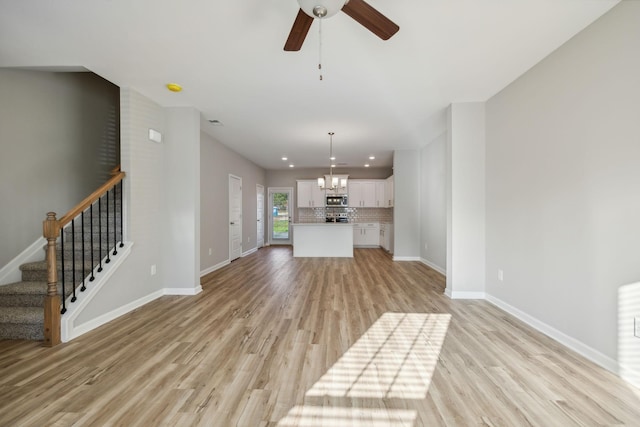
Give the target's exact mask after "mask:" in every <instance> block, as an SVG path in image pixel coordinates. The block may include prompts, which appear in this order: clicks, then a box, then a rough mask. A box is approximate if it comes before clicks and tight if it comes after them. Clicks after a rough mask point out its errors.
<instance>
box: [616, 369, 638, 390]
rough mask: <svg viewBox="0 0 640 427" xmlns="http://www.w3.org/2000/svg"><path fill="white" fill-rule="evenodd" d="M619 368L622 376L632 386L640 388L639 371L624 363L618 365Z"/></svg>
mask: <svg viewBox="0 0 640 427" xmlns="http://www.w3.org/2000/svg"><path fill="white" fill-rule="evenodd" d="M618 370H619V375H620V378H622V379H623V380H625V381H626V382H628V383H629V384H631V385H632V386H634V387H636V388H640V372H639V371H637V370H635V369H633V368H630V367H627V366H624V365H618Z"/></svg>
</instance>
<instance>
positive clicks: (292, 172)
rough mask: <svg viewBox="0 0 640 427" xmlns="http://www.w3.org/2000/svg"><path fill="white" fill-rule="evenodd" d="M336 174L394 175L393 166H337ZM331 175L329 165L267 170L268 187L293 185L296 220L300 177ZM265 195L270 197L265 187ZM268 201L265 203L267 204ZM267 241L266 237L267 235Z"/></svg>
mask: <svg viewBox="0 0 640 427" xmlns="http://www.w3.org/2000/svg"><path fill="white" fill-rule="evenodd" d="M333 173H334V175H349V179H386V178H388V177H389V176H391V175H393V169H392V168H335V169H334V170H333ZM325 175H329V167H328V166H327V167H326V168H300V169H296V168H293V169H286V170H285V169H283V170H268V171H267V186H268V187H292V188H293V193H294V198H295V200H294V201H295V203H296V205H295V206H296V208H295V209H294V214H293V216H294V220H295V221H297V220H298V208H297V205H298V186H297V183H296V181H297V180H299V179H317V178H319V177H322V176H325ZM265 197H268V194H267V189H266V188H265ZM267 204H268V203H265V206H266V205H267ZM267 233H268V232H267ZM265 241H267V240H266V237H265Z"/></svg>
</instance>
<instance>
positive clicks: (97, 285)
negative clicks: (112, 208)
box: [60, 242, 135, 342]
mask: <svg viewBox="0 0 640 427" xmlns="http://www.w3.org/2000/svg"><path fill="white" fill-rule="evenodd" d="M132 246H133V242H128V243H125V244H124V247H122V248H120V250H119V251H118V253H119V255H118V256H116V257H113V258H111V262H110V263H104V262H103V263H102V272H101V273H99V274H97V271H96V270H94V276H95V278H96V280H94V281H93V282H88V284H87V289H86V291H84V292H78V293H77V294H76V296H77V299H76V301H75V302H74V303H73V304H67V312H66V313H65V314H64V315H63V316H62V318H61V320H60V336H61V339H62V342H68V341H70V340H72V339H73V338H76V337H78V336H80V335H82V334H84V333H85V332H88V331H90V330H91V329H95V328H97V327H98V326H100V325H102V324H104V323H106V322H108V321H109V320H106V321H104V322H102V323H99V322H100V321H101V320H100V319H102V317H104V316H107V315H106V314H105V315H102V316H100V317H98V318H96V319H92V320H90V321H89V322H87V323H86V324H84V325H89V326H84V325H82V326H80V327H76V326H75V320H76V318H77V317H78V315H79V314H80V313H82V310H84V308H85V307H86V306H87V304H89V301H91V300H92V299H93V298H94V297H95V296H96V295H97V294H98V291H100V289H101V288H102V287H103V286H104V285H105V283H107V281H108V280H109V278H110V277H111V276H112V275H113V273H114V272H115V271H116V270H117V269H118V267H119V266H120V265H121V264H122V263H123V262H124V260H125V259H127V257H128V256H129V254H130V253H131V247H132ZM97 268H98V267H96V269H97ZM134 302H135V301H134ZM128 305H129V304H128ZM128 305H126V306H124V307H127V306H128ZM121 308H123V307H121ZM118 310H120V309H116V310H115V311H118ZM131 310H133V309H131ZM129 311H130V310H129ZM125 313H126V312H125ZM107 314H109V313H107ZM116 317H117V316H116ZM112 319H115V317H113V318H112ZM110 320H111V319H110ZM94 324H95V326H92V325H94ZM86 328H89V329H86Z"/></svg>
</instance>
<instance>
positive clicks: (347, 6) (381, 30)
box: [284, 0, 400, 51]
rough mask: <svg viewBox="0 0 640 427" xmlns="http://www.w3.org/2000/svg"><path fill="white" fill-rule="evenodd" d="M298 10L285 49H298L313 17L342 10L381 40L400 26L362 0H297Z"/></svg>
mask: <svg viewBox="0 0 640 427" xmlns="http://www.w3.org/2000/svg"><path fill="white" fill-rule="evenodd" d="M298 4H299V5H300V10H299V11H298V15H297V16H296V19H295V21H294V22H293V27H291V31H290V32H289V37H288V38H287V41H286V43H285V44H284V50H286V51H298V50H300V48H301V47H302V43H304V39H305V38H306V37H307V33H308V32H309V28H311V23H312V22H313V20H314V19H326V18H329V17H331V16H334V15H335V14H336V13H338V12H339V11H343V12H344V13H346V14H347V15H349V16H350V17H351V18H353V19H354V20H355V21H357V22H358V23H360V25H362V26H364V27H365V28H366V29H368V30H369V31H371V32H372V33H373V34H375V35H376V36H378V37H380V38H381V39H382V40H388V39H389V38H390V37H391V36H393V35H394V34H395V33H397V32H398V30H399V29H400V27H399V26H398V25H397V24H395V23H394V22H392V21H391V20H390V19H389V18H387V17H386V16H384V15H383V14H382V13H380V12H378V11H377V10H376V9H374V8H373V7H372V6H371V5H369V4H368V3H367V2H365V1H364V0H298Z"/></svg>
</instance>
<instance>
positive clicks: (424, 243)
mask: <svg viewBox="0 0 640 427" xmlns="http://www.w3.org/2000/svg"><path fill="white" fill-rule="evenodd" d="M446 149H447V137H446V133H445V134H442V135H440V136H439V137H437V138H436V139H434V140H433V141H431V142H430V143H429V144H428V145H426V146H425V147H423V148H422V149H421V150H420V212H421V215H420V229H421V237H420V257H421V258H422V262H424V263H425V264H427V265H429V266H431V267H432V268H434V269H436V270H437V271H440V272H441V273H443V274H444V273H445V272H446V268H447V197H446V160H447V159H446V154H447V151H446Z"/></svg>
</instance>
